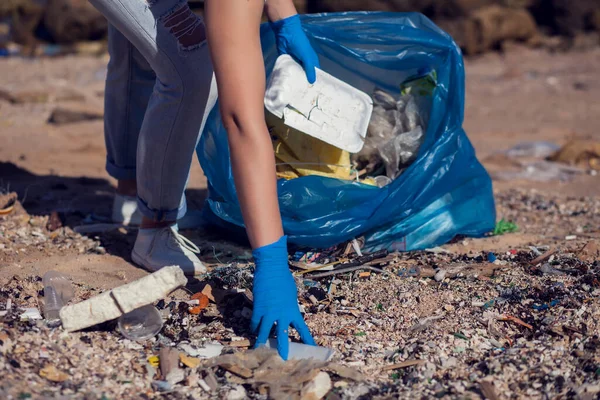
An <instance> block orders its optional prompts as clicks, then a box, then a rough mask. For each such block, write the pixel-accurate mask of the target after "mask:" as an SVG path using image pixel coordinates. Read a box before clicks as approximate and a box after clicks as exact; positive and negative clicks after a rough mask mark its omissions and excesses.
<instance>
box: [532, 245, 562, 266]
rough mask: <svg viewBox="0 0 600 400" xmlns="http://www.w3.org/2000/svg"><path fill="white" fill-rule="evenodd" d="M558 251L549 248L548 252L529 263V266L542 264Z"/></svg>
mask: <svg viewBox="0 0 600 400" xmlns="http://www.w3.org/2000/svg"><path fill="white" fill-rule="evenodd" d="M557 251H558V249H557V248H555V247H552V248H550V249H549V250H548V251H546V252H545V253H544V254H541V255H539V256H538V257H537V258H536V259H534V260H533V261H532V262H531V265H534V266H535V265H538V264H541V263H543V262H544V261H546V260H548V259H549V258H550V257H552V256H553V255H555V254H556V252H557Z"/></svg>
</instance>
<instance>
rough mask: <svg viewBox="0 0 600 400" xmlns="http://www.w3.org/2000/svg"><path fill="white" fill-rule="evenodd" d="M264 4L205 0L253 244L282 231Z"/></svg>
mask: <svg viewBox="0 0 600 400" xmlns="http://www.w3.org/2000/svg"><path fill="white" fill-rule="evenodd" d="M270 1H271V0H270ZM273 1H274V2H275V3H288V2H287V1H286V2H284V1H275V0H273ZM289 3H291V1H289ZM263 7H264V1H263V0H243V1H240V0H207V1H206V2H205V13H206V15H205V17H206V18H205V19H206V27H207V37H208V41H209V46H210V51H211V55H212V61H213V64H214V69H215V74H216V78H217V84H218V87H219V104H220V107H221V116H222V118H223V123H224V125H225V128H226V129H227V133H228V135H229V148H230V150H231V166H232V168H233V175H234V180H235V185H236V191H237V195H238V200H239V202H240V205H241V208H242V215H243V217H244V223H245V225H246V230H247V232H248V237H249V239H250V243H251V245H252V247H253V248H258V247H261V246H265V245H268V244H271V243H274V242H276V241H277V240H278V239H279V238H281V236H282V235H283V229H282V226H281V216H280V214H279V203H278V200H277V184H276V175H275V156H274V153H273V147H272V144H271V138H270V136H269V134H268V131H267V126H266V123H265V115H264V103H263V101H264V93H265V69H264V64H263V57H262V49H261V45H260V19H261V16H262V12H263ZM292 7H293V5H292ZM273 10H276V11H273V12H282V10H285V9H284V8H276V9H273Z"/></svg>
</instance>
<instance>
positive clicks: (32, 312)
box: [21, 307, 42, 321]
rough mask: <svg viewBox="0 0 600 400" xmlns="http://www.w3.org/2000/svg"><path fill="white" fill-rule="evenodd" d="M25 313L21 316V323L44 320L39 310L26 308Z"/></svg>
mask: <svg viewBox="0 0 600 400" xmlns="http://www.w3.org/2000/svg"><path fill="white" fill-rule="evenodd" d="M23 310H24V311H25V312H24V313H23V314H21V321H35V320H38V319H42V314H40V310H39V309H37V308H33V307H32V308H24V309H23Z"/></svg>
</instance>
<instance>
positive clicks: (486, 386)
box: [479, 381, 500, 400]
mask: <svg viewBox="0 0 600 400" xmlns="http://www.w3.org/2000/svg"><path fill="white" fill-rule="evenodd" d="M479 385H480V387H481V393H483V396H484V397H485V398H486V399H487V400H500V397H498V395H497V394H496V389H494V384H493V383H492V382H489V381H481V382H480V383H479Z"/></svg>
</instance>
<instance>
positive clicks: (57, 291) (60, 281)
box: [42, 271, 74, 322]
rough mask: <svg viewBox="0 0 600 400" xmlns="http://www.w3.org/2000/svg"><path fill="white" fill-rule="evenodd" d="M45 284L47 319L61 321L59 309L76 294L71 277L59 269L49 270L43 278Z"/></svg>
mask: <svg viewBox="0 0 600 400" xmlns="http://www.w3.org/2000/svg"><path fill="white" fill-rule="evenodd" d="M42 284H43V285H44V317H45V318H46V320H47V321H49V322H53V321H60V317H59V311H60V309H61V308H63V306H64V305H65V304H67V303H68V302H69V301H70V300H71V299H72V298H73V295H74V292H73V286H72V285H71V282H70V281H69V279H68V278H67V277H66V276H65V275H64V274H62V273H60V272H58V271H48V272H46V273H45V274H44V276H43V278H42Z"/></svg>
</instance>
